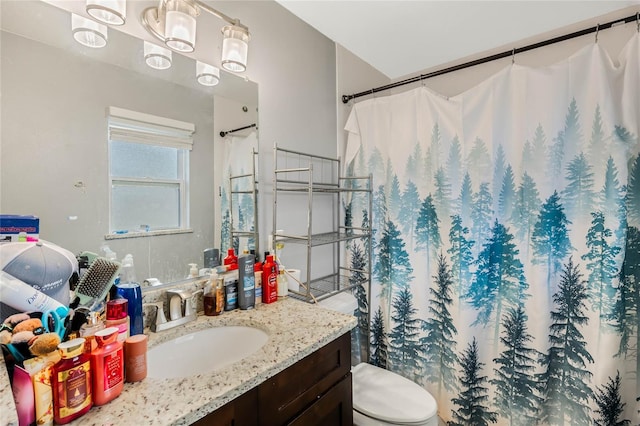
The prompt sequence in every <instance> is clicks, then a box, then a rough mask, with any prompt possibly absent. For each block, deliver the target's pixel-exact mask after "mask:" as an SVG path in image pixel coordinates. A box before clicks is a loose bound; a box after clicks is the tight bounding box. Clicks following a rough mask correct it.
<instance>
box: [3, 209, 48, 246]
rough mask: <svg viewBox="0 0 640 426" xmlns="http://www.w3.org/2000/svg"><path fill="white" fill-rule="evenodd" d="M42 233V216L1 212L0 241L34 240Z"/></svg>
mask: <svg viewBox="0 0 640 426" xmlns="http://www.w3.org/2000/svg"><path fill="white" fill-rule="evenodd" d="M39 235H40V218H38V217H36V216H20V215H14V214H0V242H9V241H21V240H22V241H27V240H28V241H33V240H34V239H35V240H38V238H40V237H39Z"/></svg>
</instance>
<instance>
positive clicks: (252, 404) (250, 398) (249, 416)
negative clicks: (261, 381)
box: [193, 388, 258, 426]
mask: <svg viewBox="0 0 640 426" xmlns="http://www.w3.org/2000/svg"><path fill="white" fill-rule="evenodd" d="M257 424H258V389H256V388H254V389H251V390H250V391H248V392H246V393H244V394H242V395H240V396H239V397H237V398H236V399H234V400H232V401H230V402H228V403H227V404H226V405H223V406H222V407H220V408H218V409H217V410H216V411H214V412H213V413H210V414H207V415H206V416H205V417H203V418H201V419H200V420H198V421H196V422H195V423H193V425H194V426H257Z"/></svg>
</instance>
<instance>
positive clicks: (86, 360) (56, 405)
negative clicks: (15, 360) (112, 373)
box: [51, 337, 93, 425]
mask: <svg viewBox="0 0 640 426" xmlns="http://www.w3.org/2000/svg"><path fill="white" fill-rule="evenodd" d="M58 349H59V350H60V355H61V356H62V359H61V360H60V361H59V362H58V363H56V364H55V365H54V366H53V371H52V374H51V387H52V388H53V419H54V421H55V422H56V423H57V424H59V425H63V424H66V423H69V422H70V421H73V420H75V419H77V418H78V417H80V416H82V415H83V414H85V413H86V412H87V411H89V410H90V409H91V406H92V405H93V398H92V394H91V361H90V357H89V354H86V353H84V339H83V338H81V337H79V338H77V339H73V340H69V341H66V342H63V343H60V344H59V345H58Z"/></svg>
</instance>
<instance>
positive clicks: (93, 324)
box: [79, 312, 105, 354]
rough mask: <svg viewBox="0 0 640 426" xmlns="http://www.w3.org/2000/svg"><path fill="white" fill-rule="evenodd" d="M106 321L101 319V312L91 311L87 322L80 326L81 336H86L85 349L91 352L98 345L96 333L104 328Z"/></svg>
mask: <svg viewBox="0 0 640 426" xmlns="http://www.w3.org/2000/svg"><path fill="white" fill-rule="evenodd" d="M104 328H105V325H104V321H102V319H100V312H89V317H88V318H87V322H86V323H84V324H82V326H80V332H79V334H80V337H83V338H84V341H85V344H84V351H85V352H86V353H88V354H90V353H91V352H92V351H93V350H94V349H95V348H96V346H97V344H96V341H95V337H94V335H95V334H96V332H97V331H100V330H104Z"/></svg>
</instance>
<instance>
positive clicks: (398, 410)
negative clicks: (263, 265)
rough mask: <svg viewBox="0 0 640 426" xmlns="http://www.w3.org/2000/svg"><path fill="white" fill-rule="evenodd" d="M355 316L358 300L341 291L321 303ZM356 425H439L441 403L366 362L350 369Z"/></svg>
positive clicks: (327, 307) (397, 376)
mask: <svg viewBox="0 0 640 426" xmlns="http://www.w3.org/2000/svg"><path fill="white" fill-rule="evenodd" d="M318 304H319V305H320V306H322V307H323V308H326V309H331V310H333V311H338V312H342V313H345V314H349V315H352V314H353V313H354V311H355V310H356V309H357V307H358V302H357V301H356V298H355V297H354V296H353V295H351V294H348V293H345V292H342V293H338V294H337V295H335V296H332V297H329V298H327V299H324V300H322V301H321V302H319V303H318ZM351 379H352V383H353V424H354V425H356V426H386V425H405V426H438V404H437V403H436V400H435V398H434V397H433V396H432V395H431V394H430V393H429V392H427V391H426V390H425V389H424V388H423V387H422V386H419V385H418V384H416V383H414V382H412V381H411V380H409V379H406V378H404V377H402V376H400V375H398V374H396V373H393V372H391V371H388V370H385V369H383V368H380V367H376V366H374V365H371V364H367V363H366V362H362V363H359V364H358V365H356V366H354V367H352V368H351Z"/></svg>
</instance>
